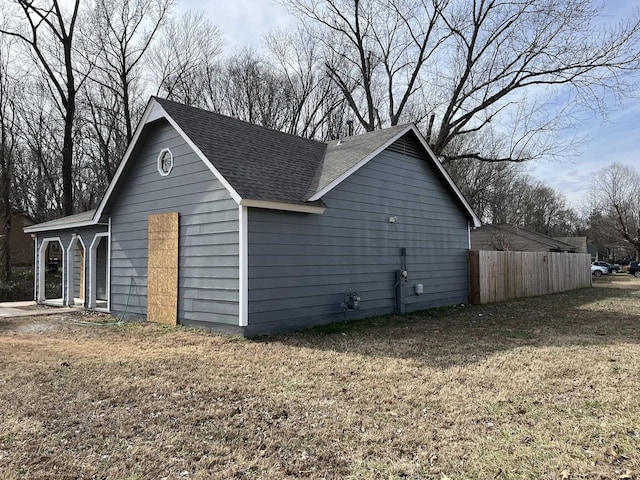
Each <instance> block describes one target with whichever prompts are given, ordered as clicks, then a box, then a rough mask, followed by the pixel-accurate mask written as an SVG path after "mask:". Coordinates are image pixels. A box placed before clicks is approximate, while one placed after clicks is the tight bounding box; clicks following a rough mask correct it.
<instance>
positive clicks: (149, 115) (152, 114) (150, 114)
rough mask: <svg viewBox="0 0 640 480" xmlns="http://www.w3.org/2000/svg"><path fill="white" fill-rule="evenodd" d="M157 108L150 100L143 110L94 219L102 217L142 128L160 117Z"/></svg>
mask: <svg viewBox="0 0 640 480" xmlns="http://www.w3.org/2000/svg"><path fill="white" fill-rule="evenodd" d="M159 108H160V109H161V107H160V105H159V104H158V102H156V101H155V100H153V99H151V100H150V101H149V103H148V104H147V107H146V108H145V109H144V113H143V114H142V118H141V119H140V123H138V127H137V128H136V131H135V133H134V134H133V138H132V139H131V141H130V142H129V145H128V146H127V150H126V151H125V152H124V156H123V157H122V161H121V162H120V165H118V169H117V170H116V173H115V174H114V176H113V178H112V179H111V182H110V183H109V187H107V191H106V192H105V194H104V197H102V201H101V202H100V205H99V206H98V208H97V209H96V215H95V218H100V217H101V216H102V212H103V211H104V208H105V206H106V205H107V202H108V200H109V198H110V197H111V194H112V193H113V190H114V189H115V187H116V184H117V183H118V180H120V176H121V175H122V172H123V171H124V167H125V166H126V164H127V163H128V162H129V158H130V157H131V153H132V152H133V149H134V147H135V145H136V144H137V143H138V139H139V138H140V134H141V133H142V130H143V128H144V126H145V125H146V124H147V123H149V122H151V121H153V120H157V119H158V118H160V117H161V116H162V115H161V114H160V112H158V109H159Z"/></svg>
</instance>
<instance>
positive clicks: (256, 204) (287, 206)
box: [240, 198, 326, 215]
mask: <svg viewBox="0 0 640 480" xmlns="http://www.w3.org/2000/svg"><path fill="white" fill-rule="evenodd" d="M240 205H241V206H243V207H252V208H266V209H269V210H284V211H286V212H300V213H317V214H320V215H322V214H323V213H324V211H325V210H326V208H325V207H316V206H313V205H295V204H293V203H282V202H271V201H269V200H248V199H246V198H243V199H242V200H241V201H240Z"/></svg>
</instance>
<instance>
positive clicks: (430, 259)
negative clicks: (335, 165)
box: [248, 148, 468, 332]
mask: <svg viewBox="0 0 640 480" xmlns="http://www.w3.org/2000/svg"><path fill="white" fill-rule="evenodd" d="M396 150H398V149H396ZM403 151H407V153H408V154H409V155H404V154H402V153H399V152H398V151H392V150H387V151H385V152H383V153H381V154H380V155H378V157H376V158H375V159H373V160H372V161H370V162H369V163H368V164H367V165H365V166H364V167H363V168H361V169H360V170H359V171H357V172H356V173H354V174H353V175H351V176H350V177H349V178H347V179H346V180H345V181H343V182H342V183H341V184H340V185H338V186H337V187H336V188H335V189H334V190H332V191H331V192H329V193H328V194H327V195H325V196H324V197H323V201H324V203H325V204H326V205H327V209H326V210H325V212H324V214H322V215H304V214H290V213H285V212H276V211H269V210H258V209H250V210H249V227H248V228H249V325H250V327H249V328H250V330H251V331H256V332H257V331H270V330H279V329H281V327H283V326H285V325H286V326H287V328H291V327H292V326H295V327H301V326H305V325H313V324H319V323H327V322H330V321H338V320H343V319H344V313H343V312H342V310H341V308H340V304H341V302H342V301H343V300H344V293H345V290H347V289H352V290H356V291H357V292H358V293H359V295H360V296H361V298H362V302H361V309H360V311H358V312H355V313H354V312H349V314H348V318H355V317H365V316H371V315H378V314H384V313H391V312H393V311H394V306H395V290H394V286H395V271H396V270H399V269H400V268H401V261H402V260H401V256H400V252H401V248H406V250H407V270H408V272H409V281H408V283H407V284H406V286H405V287H404V294H405V296H406V308H407V310H408V311H411V310H416V309H421V308H428V307H433V306H439V305H446V304H454V303H461V302H466V301H467V298H468V290H467V288H468V287H467V284H468V280H467V250H468V219H467V216H466V213H465V212H463V211H462V210H461V209H460V207H459V205H458V201H457V199H456V198H455V197H454V196H453V195H452V193H451V192H450V191H449V189H448V187H447V186H446V185H445V184H444V183H443V182H442V180H441V177H440V174H439V173H438V172H437V171H436V170H435V169H434V168H433V167H432V166H431V165H429V164H428V163H427V162H426V161H425V160H424V159H422V158H417V157H415V156H414V155H415V151H417V150H416V149H415V148H413V149H411V148H405V149H404V150H403ZM391 216H397V221H396V223H389V221H388V220H389V217H391ZM417 283H421V284H423V285H424V294H422V295H419V296H418V295H415V294H414V287H415V285H416V284H417Z"/></svg>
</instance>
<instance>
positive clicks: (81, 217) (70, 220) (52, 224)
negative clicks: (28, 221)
mask: <svg viewBox="0 0 640 480" xmlns="http://www.w3.org/2000/svg"><path fill="white" fill-rule="evenodd" d="M95 213H96V211H95V209H94V210H87V211H86V212H82V213H76V214H75V215H69V216H66V217H62V218H56V219H55V220H49V221H48V222H43V223H38V224H37V225H32V226H30V227H26V228H25V230H26V231H27V232H28V231H29V229H31V228H37V230H46V229H51V230H56V229H60V228H64V227H65V226H67V225H75V224H78V223H80V224H82V223H85V222H87V223H88V222H90V221H91V220H92V219H93V215H94V214H95Z"/></svg>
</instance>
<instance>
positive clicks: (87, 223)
mask: <svg viewBox="0 0 640 480" xmlns="http://www.w3.org/2000/svg"><path fill="white" fill-rule="evenodd" d="M91 225H106V223H98V222H97V221H96V217H95V216H94V217H93V218H92V219H91V220H85V221H84V222H75V223H63V224H60V225H52V226H43V227H41V226H40V225H32V226H30V227H24V229H23V230H24V233H37V232H50V231H53V230H68V229H70V228H79V227H89V226H91Z"/></svg>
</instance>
